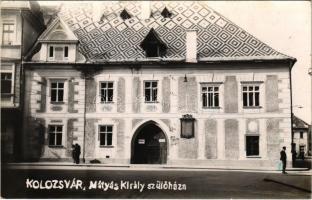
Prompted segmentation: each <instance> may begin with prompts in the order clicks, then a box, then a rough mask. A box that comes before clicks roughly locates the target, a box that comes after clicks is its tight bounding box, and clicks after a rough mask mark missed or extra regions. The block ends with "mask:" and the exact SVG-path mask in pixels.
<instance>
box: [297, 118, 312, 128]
mask: <svg viewBox="0 0 312 200" xmlns="http://www.w3.org/2000/svg"><path fill="white" fill-rule="evenodd" d="M309 126H310V125H309V124H308V123H306V122H305V121H303V120H302V119H300V118H299V117H297V116H295V115H293V128H294V129H308V128H309Z"/></svg>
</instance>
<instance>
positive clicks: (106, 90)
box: [100, 82, 114, 103]
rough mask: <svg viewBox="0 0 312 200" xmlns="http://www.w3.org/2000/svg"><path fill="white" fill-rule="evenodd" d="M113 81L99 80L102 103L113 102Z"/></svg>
mask: <svg viewBox="0 0 312 200" xmlns="http://www.w3.org/2000/svg"><path fill="white" fill-rule="evenodd" d="M113 86H114V83H113V82H101V83H100V96H101V102H102V103H109V102H113V95H114V87H113Z"/></svg>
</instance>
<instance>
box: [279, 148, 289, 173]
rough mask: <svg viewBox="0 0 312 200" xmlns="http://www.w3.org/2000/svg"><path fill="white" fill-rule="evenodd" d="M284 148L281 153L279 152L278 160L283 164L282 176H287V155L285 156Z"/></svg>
mask: <svg viewBox="0 0 312 200" xmlns="http://www.w3.org/2000/svg"><path fill="white" fill-rule="evenodd" d="M285 151H286V147H285V146H284V147H283V149H282V151H281V158H280V160H281V161H282V164H283V172H282V173H283V174H287V172H286V161H287V155H286V152H285Z"/></svg>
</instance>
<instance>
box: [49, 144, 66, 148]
mask: <svg viewBox="0 0 312 200" xmlns="http://www.w3.org/2000/svg"><path fill="white" fill-rule="evenodd" d="M49 148H55V149H64V148H65V147H64V146H63V145H49Z"/></svg>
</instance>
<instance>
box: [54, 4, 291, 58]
mask: <svg viewBox="0 0 312 200" xmlns="http://www.w3.org/2000/svg"><path fill="white" fill-rule="evenodd" d="M150 5H151V12H152V15H151V17H150V18H149V19H140V12H141V2H139V1H138V2H135V1H129V2H126V1H123V2H105V3H103V9H102V10H103V11H102V12H103V13H102V14H103V16H104V17H102V19H103V20H102V21H99V22H97V21H93V19H92V5H90V4H88V3H84V2H81V3H80V4H77V5H72V4H70V3H69V4H68V3H64V5H63V7H62V9H61V11H60V13H59V16H60V17H61V18H62V20H63V21H65V22H66V23H67V24H68V25H69V27H70V28H71V29H72V31H73V32H74V33H75V35H76V36H77V38H78V39H79V41H80V46H81V47H80V51H81V53H83V54H84V55H85V56H86V57H87V58H88V59H89V60H92V59H102V60H116V59H122V60H133V59H144V58H145V55H144V51H143V50H142V49H141V47H140V46H139V44H140V42H142V41H143V40H144V38H145V36H146V34H147V33H148V32H149V30H150V29H151V28H154V29H155V30H156V32H157V34H158V35H159V37H160V38H161V39H162V40H163V41H165V43H166V45H167V46H168V49H167V53H166V55H165V57H164V59H170V58H172V59H173V58H175V59H176V58H184V57H185V34H186V31H187V30H188V29H196V30H197V33H198V38H197V44H198V45H197V48H198V49H197V50H198V56H199V59H201V58H202V59H209V58H212V59H218V58H220V59H222V58H227V59H228V58H239V57H241V58H246V57H252V58H257V57H261V58H265V57H269V58H274V57H277V58H289V57H287V56H285V55H283V54H281V53H279V52H277V51H276V50H274V49H272V48H271V47H269V46H268V45H266V44H264V43H263V42H261V41H260V40H258V39H257V38H255V37H253V36H252V35H250V34H249V33H247V32H246V31H244V30H243V29H241V28H240V27H238V26H237V25H235V24H234V23H233V22H231V21H229V20H228V19H226V18H225V17H223V16H222V15H220V14H219V13H217V12H215V11H214V10H212V9H211V8H209V7H208V6H207V4H206V3H205V2H182V1H181V2H164V1H151V3H150ZM165 7H166V8H167V9H168V10H169V12H170V13H172V16H171V17H170V18H164V17H163V16H162V15H161V14H160V13H161V12H162V11H163V9H164V8H165ZM124 9H126V10H127V12H129V14H130V15H131V18H130V19H125V20H123V19H122V18H121V17H120V13H121V12H122V11H123V10H124Z"/></svg>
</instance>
